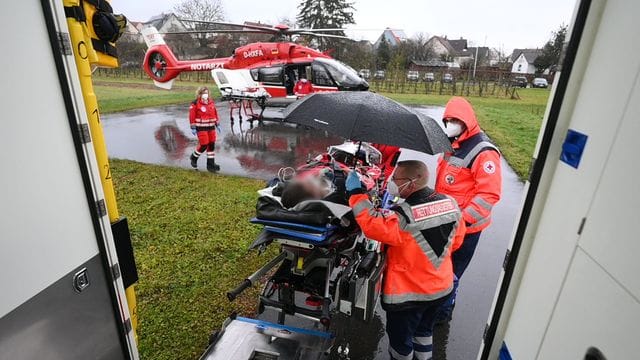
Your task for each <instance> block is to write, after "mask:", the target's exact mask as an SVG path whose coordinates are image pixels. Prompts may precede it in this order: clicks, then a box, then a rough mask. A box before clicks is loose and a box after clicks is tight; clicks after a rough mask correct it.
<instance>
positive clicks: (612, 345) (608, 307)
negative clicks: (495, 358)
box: [514, 249, 640, 360]
mask: <svg viewBox="0 0 640 360" xmlns="http://www.w3.org/2000/svg"><path fill="white" fill-rule="evenodd" d="M523 335H524V334H523ZM638 336H640V304H638V301H637V298H636V299H634V298H633V297H632V296H631V295H630V294H629V293H628V292H627V291H626V290H625V289H624V288H622V287H621V286H620V285H619V284H618V283H616V281H615V280H614V279H613V278H612V277H611V275H610V274H608V273H607V272H606V271H605V269H603V268H602V267H601V266H600V265H599V264H597V263H596V262H595V261H594V260H593V259H592V258H590V257H589V255H588V254H587V253H585V252H584V251H582V250H581V249H578V251H577V252H576V254H575V257H574V260H573V262H572V264H571V269H570V270H569V274H568V276H567V279H566V283H565V286H564V288H563V289H562V294H561V296H560V299H559V301H558V304H557V306H556V309H555V312H554V315H553V318H552V320H551V323H550V324H549V329H548V330H547V334H546V336H545V338H544V341H543V343H542V347H541V349H540V352H539V354H538V356H537V358H538V359H584V355H585V353H586V352H587V349H588V348H590V347H595V348H597V349H598V350H600V351H601V352H602V354H603V355H604V356H605V357H606V359H607V360H617V359H619V360H627V359H637V358H638V354H640V341H639V338H638ZM514 359H518V358H516V357H514Z"/></svg>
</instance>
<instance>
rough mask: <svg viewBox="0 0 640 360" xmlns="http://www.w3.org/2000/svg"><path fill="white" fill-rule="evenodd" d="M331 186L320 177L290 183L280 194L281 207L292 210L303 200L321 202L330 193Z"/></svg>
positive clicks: (309, 177) (310, 177)
mask: <svg viewBox="0 0 640 360" xmlns="http://www.w3.org/2000/svg"><path fill="white" fill-rule="evenodd" d="M332 190H333V189H332V188H331V184H330V183H329V182H327V180H326V179H325V178H323V177H322V176H306V177H303V178H301V179H296V180H295V181H292V182H290V183H289V184H288V185H287V186H286V187H285V189H284V191H283V192H282V197H281V199H280V200H281V201H282V205H283V206H284V207H286V208H292V207H294V206H296V205H297V204H298V203H300V202H302V201H305V200H321V199H324V198H325V197H326V196H327V195H329V194H330V193H331V192H332Z"/></svg>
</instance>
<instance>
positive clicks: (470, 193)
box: [436, 96, 502, 233]
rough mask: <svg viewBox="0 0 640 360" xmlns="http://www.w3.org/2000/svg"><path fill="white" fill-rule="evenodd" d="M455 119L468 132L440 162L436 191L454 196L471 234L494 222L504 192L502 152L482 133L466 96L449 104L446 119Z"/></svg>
mask: <svg viewBox="0 0 640 360" xmlns="http://www.w3.org/2000/svg"><path fill="white" fill-rule="evenodd" d="M447 118H455V119H459V120H461V121H462V122H464V123H465V125H466V126H467V128H466V130H465V131H464V132H463V133H462V134H461V135H460V136H459V137H458V138H457V139H456V140H455V141H454V142H453V143H452V147H453V149H454V151H453V152H452V153H445V154H444V156H443V157H442V158H441V159H440V160H439V162H438V175H437V178H436V191H437V192H439V193H442V194H447V195H449V196H452V197H453V198H454V199H456V201H457V202H458V206H460V209H461V210H462V216H463V217H464V220H465V222H466V223H467V233H475V232H479V231H482V230H483V229H485V228H486V227H487V226H489V224H490V223H491V209H492V208H493V206H494V205H495V204H496V203H497V202H498V201H499V200H500V194H501V193H502V170H501V166H500V152H499V151H498V148H497V147H496V146H495V145H494V144H493V143H491V141H490V140H489V138H488V137H487V136H486V135H485V134H484V133H483V132H482V130H481V129H480V126H479V125H478V121H477V119H476V115H475V113H474V111H473V108H472V107H471V104H469V102H468V101H467V100H465V99H464V98H462V97H458V96H456V97H453V98H451V100H449V102H448V103H447V107H446V108H445V110H444V115H443V119H447Z"/></svg>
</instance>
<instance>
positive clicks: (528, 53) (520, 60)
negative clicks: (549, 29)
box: [511, 49, 541, 74]
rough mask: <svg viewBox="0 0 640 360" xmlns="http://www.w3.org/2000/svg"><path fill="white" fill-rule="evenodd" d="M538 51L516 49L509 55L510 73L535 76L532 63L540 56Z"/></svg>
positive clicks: (534, 68)
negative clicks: (510, 61)
mask: <svg viewBox="0 0 640 360" xmlns="http://www.w3.org/2000/svg"><path fill="white" fill-rule="evenodd" d="M540 53H541V50H540V49H516V50H514V52H513V54H512V55H511V60H512V61H513V65H511V72H512V73H515V74H535V73H536V67H535V65H533V62H534V61H535V60H536V59H537V58H538V56H540Z"/></svg>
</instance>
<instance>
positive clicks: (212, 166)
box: [207, 158, 220, 172]
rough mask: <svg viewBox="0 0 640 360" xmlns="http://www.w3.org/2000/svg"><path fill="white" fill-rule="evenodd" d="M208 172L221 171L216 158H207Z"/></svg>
mask: <svg viewBox="0 0 640 360" xmlns="http://www.w3.org/2000/svg"><path fill="white" fill-rule="evenodd" d="M207 170H208V171H210V172H216V171H218V170H220V165H218V164H216V159H215V158H207Z"/></svg>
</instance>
